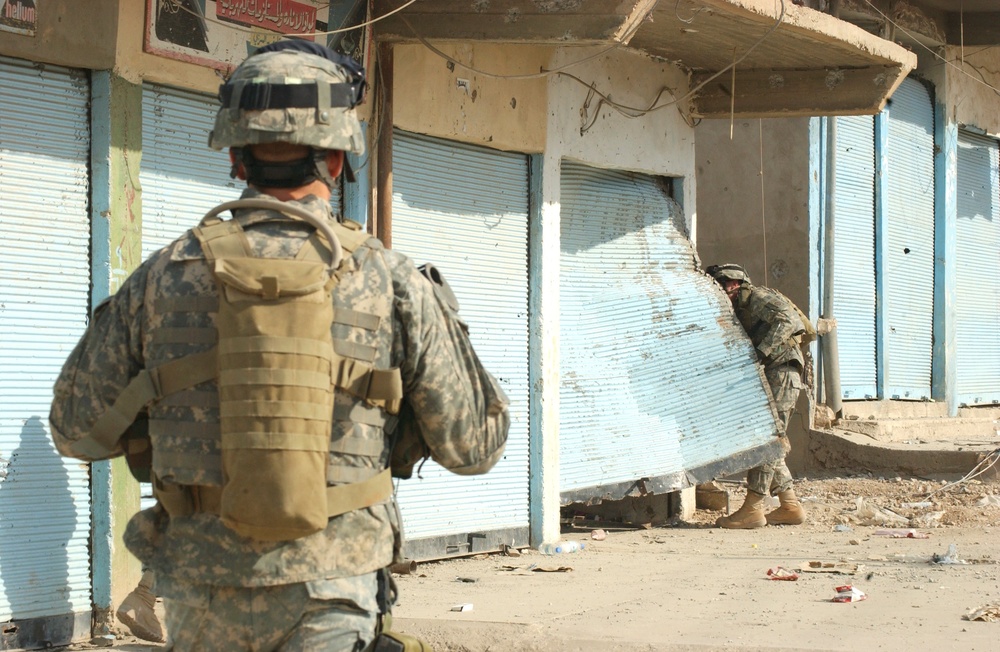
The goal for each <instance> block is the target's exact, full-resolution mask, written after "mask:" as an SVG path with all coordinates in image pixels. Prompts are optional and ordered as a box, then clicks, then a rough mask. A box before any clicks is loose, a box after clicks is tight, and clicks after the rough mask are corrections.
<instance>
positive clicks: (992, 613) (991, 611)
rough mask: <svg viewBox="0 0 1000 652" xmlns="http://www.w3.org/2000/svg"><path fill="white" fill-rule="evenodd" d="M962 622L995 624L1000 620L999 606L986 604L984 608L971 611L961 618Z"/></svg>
mask: <svg viewBox="0 0 1000 652" xmlns="http://www.w3.org/2000/svg"><path fill="white" fill-rule="evenodd" d="M962 620H978V621H981V622H985V623H995V622H997V621H998V620H1000V604H988V605H986V606H984V607H978V608H976V609H971V610H970V611H969V613H967V614H965V615H964V616H962Z"/></svg>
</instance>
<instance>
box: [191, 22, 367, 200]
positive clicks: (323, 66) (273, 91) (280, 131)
mask: <svg viewBox="0 0 1000 652" xmlns="http://www.w3.org/2000/svg"><path fill="white" fill-rule="evenodd" d="M364 94H365V80H364V69H363V68H361V66H359V65H358V64H357V62H355V61H354V60H353V59H351V58H350V57H347V56H344V55H341V54H338V53H336V52H334V51H332V50H330V49H329V48H326V47H324V46H322V45H319V44H318V43H312V42H310V41H302V40H297V39H290V40H285V41H279V42H277V43H272V44H270V45H267V46H264V47H263V48H260V49H259V50H258V51H257V52H255V53H254V54H252V55H250V56H249V57H247V59H246V60H245V61H244V62H243V63H242V64H240V66H239V67H238V68H237V69H236V70H235V71H234V72H233V75H232V77H230V79H229V80H228V81H227V82H226V83H225V84H223V85H222V86H220V87H219V101H220V104H221V106H220V107H219V112H218V114H216V117H215V125H214V128H213V129H212V132H211V133H210V134H209V137H208V144H209V147H211V148H213V149H222V148H224V147H230V148H232V151H233V153H234V154H235V155H236V159H237V160H238V161H239V162H241V163H243V165H244V166H245V168H246V170H247V180H248V181H249V182H251V183H254V184H257V185H262V186H268V187H295V186H299V185H303V183H307V182H309V181H312V180H314V179H316V178H320V179H322V180H323V181H324V182H326V183H327V185H332V183H333V179H330V178H328V177H329V174H328V173H327V172H326V169H325V165H324V164H322V161H323V159H324V157H325V154H326V152H327V151H328V150H343V151H345V152H351V153H354V154H363V153H364V151H365V143H364V135H363V133H362V131H361V124H360V122H358V118H357V115H356V114H355V111H354V107H356V106H357V105H358V104H360V103H361V102H362V101H363V99H364ZM266 143H289V144H296V145H305V146H308V147H310V148H311V149H312V150H313V154H312V155H311V156H310V157H308V158H307V159H302V160H300V161H291V162H288V163H282V164H281V165H269V164H264V163H263V162H261V161H257V160H256V159H254V157H253V155H252V154H251V152H250V149H249V147H248V146H249V145H260V144H266ZM345 163H346V157H345ZM345 176H346V177H347V179H348V180H349V181H353V180H354V179H353V176H354V175H353V174H352V173H351V171H350V169H349V168H347V167H345Z"/></svg>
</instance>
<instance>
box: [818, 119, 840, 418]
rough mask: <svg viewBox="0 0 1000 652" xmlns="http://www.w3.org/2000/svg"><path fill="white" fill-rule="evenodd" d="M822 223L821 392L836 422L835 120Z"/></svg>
mask: <svg viewBox="0 0 1000 652" xmlns="http://www.w3.org/2000/svg"><path fill="white" fill-rule="evenodd" d="M826 124H827V128H826V139H827V146H826V152H827V154H826V156H827V161H826V165H827V168H826V179H827V181H826V221H825V223H824V225H823V227H824V236H823V245H824V246H823V314H822V315H821V316H822V317H823V318H824V319H827V320H829V324H831V328H830V329H829V331H828V332H826V333H825V334H823V335H822V336H821V339H820V345H821V347H820V350H821V352H822V356H823V393H824V394H825V401H826V404H827V406H829V408H830V409H831V410H833V414H834V416H835V417H836V418H837V419H839V418H840V417H841V415H842V414H843V411H844V403H843V395H842V394H841V389H840V349H839V347H838V346H837V327H836V321H835V320H834V316H833V285H834V281H833V254H834V248H833V236H834V234H835V233H836V230H835V228H834V227H835V223H834V217H835V215H836V211H837V200H836V198H835V196H834V195H835V194H836V190H837V173H836V167H837V118H836V117H835V116H829V117H828V118H827V119H826Z"/></svg>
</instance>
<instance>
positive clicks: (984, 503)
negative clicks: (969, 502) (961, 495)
mask: <svg viewBox="0 0 1000 652" xmlns="http://www.w3.org/2000/svg"><path fill="white" fill-rule="evenodd" d="M976 507H1000V496H994V495H993V494H986V495H985V496H983V497H982V498H980V499H979V500H977V501H976Z"/></svg>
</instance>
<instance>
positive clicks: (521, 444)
mask: <svg viewBox="0 0 1000 652" xmlns="http://www.w3.org/2000/svg"><path fill="white" fill-rule="evenodd" d="M392 213H393V217H392V246H393V249H396V250H398V251H400V252H402V253H405V254H407V255H408V256H410V257H411V258H412V259H413V260H414V262H415V263H416V264H418V265H419V264H422V263H425V262H432V263H434V264H435V265H436V266H438V267H439V268H440V269H441V272H442V273H443V275H444V276H445V278H447V279H448V282H449V283H450V284H451V286H452V288H453V289H454V291H455V294H456V295H457V297H458V300H459V303H460V305H461V310H460V314H461V315H462V317H463V319H465V321H466V322H468V324H469V330H470V333H471V337H472V342H473V344H474V345H475V347H476V352H477V353H478V354H479V357H480V358H481V359H482V361H483V364H484V365H485V366H486V368H487V369H489V370H490V371H491V372H492V373H493V374H494V375H495V376H496V377H497V378H498V379H499V381H500V384H501V385H502V386H503V388H504V391H505V392H506V393H507V396H508V397H509V398H510V401H511V406H510V412H511V428H510V436H509V439H508V442H507V448H506V452H505V454H504V458H503V459H502V460H501V461H500V462H499V463H498V464H497V465H496V467H495V468H494V469H493V470H492V471H490V472H489V473H488V474H486V475H482V476H472V477H463V476H458V475H454V474H451V473H449V472H447V471H445V470H443V469H441V468H440V467H438V466H437V465H435V464H433V463H432V462H428V463H427V464H426V465H424V468H423V470H422V471H421V475H422V476H423V479H422V480H421V479H418V478H417V477H416V475H414V477H413V478H412V479H410V480H407V481H404V482H401V483H400V486H399V497H400V507H401V510H402V513H403V521H404V523H405V525H406V534H407V537H408V538H409V539H411V543H413V541H412V540H416V539H421V538H427V537H449V536H452V537H454V536H455V535H463V533H469V532H476V531H496V530H507V531H513V532H514V533H515V535H516V537H517V540H518V541H520V542H524V543H526V542H527V527H528V260H527V252H528V244H527V243H528V160H527V157H526V156H524V155H522V154H511V153H507V152H500V151H496V150H491V149H486V148H481V147H473V146H469V145H463V144H460V143H455V142H450V141H444V140H439V139H435V138H429V137H425V136H419V135H415V134H408V133H403V132H399V131H397V132H396V133H395V136H394V140H393V201H392ZM509 542H510V541H509V540H508V543H509ZM494 549H495V548H494Z"/></svg>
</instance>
